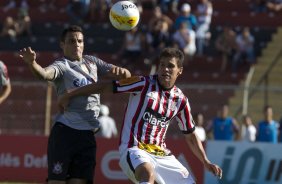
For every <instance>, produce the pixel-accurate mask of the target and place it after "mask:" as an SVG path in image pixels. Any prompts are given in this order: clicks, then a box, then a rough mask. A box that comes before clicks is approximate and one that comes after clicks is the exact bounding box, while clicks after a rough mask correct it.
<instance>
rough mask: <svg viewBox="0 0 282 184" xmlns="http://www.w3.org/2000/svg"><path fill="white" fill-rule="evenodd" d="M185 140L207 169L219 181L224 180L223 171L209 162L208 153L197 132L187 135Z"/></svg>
mask: <svg viewBox="0 0 282 184" xmlns="http://www.w3.org/2000/svg"><path fill="white" fill-rule="evenodd" d="M185 140H186V142H187V144H188V146H189V147H190V148H191V150H192V151H193V153H194V154H195V155H196V156H197V157H198V158H199V159H200V160H201V162H202V163H203V164H204V166H205V168H206V169H207V170H209V171H210V172H212V173H213V174H214V175H215V176H217V177H218V178H219V179H221V178H222V169H221V168H220V167H219V166H218V165H216V164H213V163H211V162H210V161H209V159H208V158H207V155H206V152H205V150H204V148H203V145H202V142H201V141H200V140H199V138H198V137H197V136H196V134H195V132H193V133H191V134H187V135H185Z"/></svg>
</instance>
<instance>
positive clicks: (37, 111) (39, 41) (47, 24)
mask: <svg viewBox="0 0 282 184" xmlns="http://www.w3.org/2000/svg"><path fill="white" fill-rule="evenodd" d="M8 2H9V1H8V0H3V1H0V18H1V20H4V18H5V17H6V16H8V15H11V16H16V14H17V11H18V10H17V9H11V10H9V11H5V12H4V11H3V7H4V6H5V5H6V4H7V3H8ZM142 2H143V4H144V6H143V8H144V11H143V13H142V14H141V20H140V26H142V27H144V28H146V23H148V21H149V19H150V16H151V15H152V5H151V4H150V1H148V0H146V1H142ZM184 2H187V1H184V0H180V1H179V7H180V6H181V4H182V3H184ZM188 2H189V3H190V4H191V7H192V9H193V7H195V4H196V0H190V1H188ZM28 3H29V6H30V7H29V14H30V17H31V21H32V33H33V35H32V37H19V38H18V39H17V41H12V40H10V39H9V38H3V37H1V38H0V59H1V60H3V61H5V63H6V64H7V67H8V69H9V74H10V78H11V81H12V87H13V91H12V94H11V96H10V97H9V99H8V100H7V101H6V102H5V103H4V104H3V105H1V106H0V114H1V115H0V129H1V130H2V133H26V134H43V132H44V130H43V128H44V117H45V105H46V104H45V103H46V102H45V99H46V89H47V85H46V84H45V83H42V82H40V81H38V80H37V79H35V77H33V76H32V74H31V73H30V71H29V70H28V68H27V67H26V66H25V65H24V64H23V63H22V61H21V59H20V58H19V57H18V55H17V52H18V50H19V49H21V48H23V47H26V46H31V47H32V48H34V49H35V50H36V51H37V54H38V61H39V62H40V63H41V64H42V65H43V66H47V65H48V64H50V63H51V62H52V61H53V60H54V59H55V58H58V57H60V48H59V44H58V37H59V35H58V34H59V33H60V32H61V30H62V29H63V28H64V27H65V26H67V25H68V24H69V22H68V21H69V17H68V16H67V15H66V13H65V12H64V7H65V5H66V3H67V0H58V1H56V7H57V9H55V10H48V11H42V10H40V8H39V6H40V1H28ZM212 3H213V7H214V14H213V19H212V26H211V33H212V38H211V40H210V44H209V45H208V47H207V49H206V50H207V53H206V57H203V58H197V57H196V58H194V60H193V61H191V62H188V65H187V66H185V67H186V69H185V72H184V73H183V75H182V76H181V77H180V80H179V81H178V84H179V85H181V86H184V87H183V91H184V93H185V94H187V96H188V97H189V98H190V103H191V107H192V110H193V112H204V113H205V118H206V119H210V118H212V117H213V116H214V115H215V114H216V111H217V109H216V108H217V107H218V104H224V103H228V99H229V98H231V97H232V96H234V95H235V94H234V91H233V90H231V89H227V90H221V89H217V90H214V89H206V88H199V89H194V88H193V87H192V88H189V85H194V86H197V85H198V86H205V87H207V85H239V83H240V81H241V80H242V79H244V77H245V74H246V72H247V71H248V67H242V68H241V69H240V70H239V72H238V73H237V75H231V73H228V71H230V69H229V70H227V72H226V73H224V74H222V73H220V72H219V68H220V59H219V56H218V53H217V52H216V51H215V49H214V40H215V38H216V37H217V35H218V34H219V32H220V31H221V29H222V26H223V25H224V24H226V23H228V24H230V25H232V26H233V27H234V28H235V31H237V32H238V31H240V29H241V28H242V27H243V26H249V27H250V28H251V31H252V33H253V34H254V36H255V37H256V43H255V52H256V54H257V56H260V55H261V53H262V50H263V49H264V48H265V47H266V45H267V43H268V42H270V41H271V39H272V37H271V35H272V34H274V33H275V32H276V30H277V26H280V25H281V21H280V20H281V17H282V15H281V14H273V13H253V12H251V11H250V8H249V4H248V1H247V0H213V1H212ZM106 13H107V12H106ZM168 15H169V16H170V17H171V18H172V19H173V20H174V18H175V17H176V15H175V14H174V13H172V12H169V13H168ZM106 17H107V16H106ZM96 20H99V21H97V22H90V21H88V22H87V23H85V24H83V28H84V30H85V34H86V37H88V38H89V39H87V40H85V44H86V46H85V48H86V49H87V50H85V53H91V54H96V55H97V56H99V57H100V58H102V59H104V60H105V61H107V62H110V63H114V64H118V65H121V64H120V62H119V61H117V60H116V59H115V57H114V54H115V52H116V51H117V50H118V48H119V47H120V45H121V44H122V38H123V34H124V32H121V31H117V30H115V29H114V28H113V27H112V26H111V25H110V24H109V21H108V20H107V19H106V18H103V19H99V18H97V19H96ZM1 26H2V22H1V25H0V28H1ZM142 61H143V58H140V62H139V64H138V65H137V66H136V71H133V73H137V74H138V73H145V74H148V73H149V69H150V67H149V66H148V65H145V64H144V63H143V62H142ZM137 69H138V70H137ZM29 83H32V84H29ZM35 83H37V84H38V85H34V84H35ZM187 86H188V87H187ZM101 98H102V99H101V100H102V101H103V103H104V104H107V105H108V106H109V107H110V108H112V109H115V110H112V111H111V112H112V116H113V117H114V118H115V119H116V121H117V122H118V125H121V122H122V119H123V116H121V114H123V109H124V108H125V106H126V104H125V102H126V99H127V96H123V95H121V96H119V97H118V98H117V97H116V96H114V97H113V96H112V95H108V94H102V95H101ZM56 110H57V107H56V97H55V93H54V92H53V99H52V116H54V115H55V112H56Z"/></svg>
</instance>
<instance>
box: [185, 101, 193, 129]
mask: <svg viewBox="0 0 282 184" xmlns="http://www.w3.org/2000/svg"><path fill="white" fill-rule="evenodd" d="M184 115H185V119H186V127H188V128H189V129H191V128H193V127H192V125H191V123H192V122H191V118H190V112H189V109H188V105H187V108H185V109H184Z"/></svg>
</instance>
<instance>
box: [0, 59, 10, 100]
mask: <svg viewBox="0 0 282 184" xmlns="http://www.w3.org/2000/svg"><path fill="white" fill-rule="evenodd" d="M10 93H11V84H10V79H9V76H8V69H7V67H6V65H5V64H4V63H3V62H2V61H0V105H1V104H2V103H3V102H4V101H5V100H6V99H7V98H8V96H9V95H10Z"/></svg>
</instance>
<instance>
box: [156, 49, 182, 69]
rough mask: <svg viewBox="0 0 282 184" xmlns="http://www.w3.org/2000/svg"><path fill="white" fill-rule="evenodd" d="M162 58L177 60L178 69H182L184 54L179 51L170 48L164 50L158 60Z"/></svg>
mask: <svg viewBox="0 0 282 184" xmlns="http://www.w3.org/2000/svg"><path fill="white" fill-rule="evenodd" d="M164 57H165V58H166V57H169V58H174V57H175V58H176V59H177V65H178V67H183V62H184V53H183V52H182V51H181V50H179V49H176V48H172V47H168V48H164V49H163V50H162V52H161V54H160V56H159V60H160V59H161V58H164Z"/></svg>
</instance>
